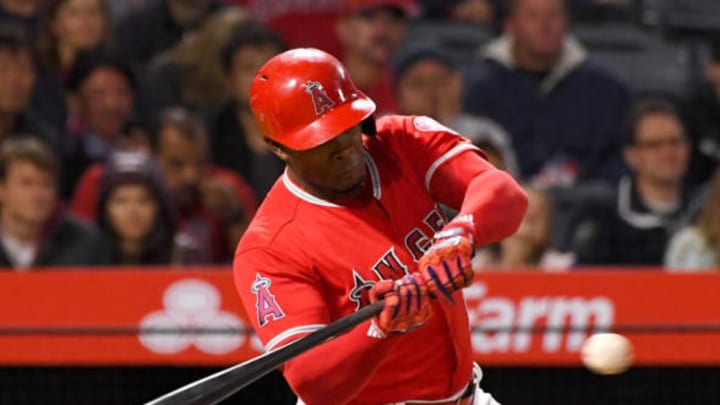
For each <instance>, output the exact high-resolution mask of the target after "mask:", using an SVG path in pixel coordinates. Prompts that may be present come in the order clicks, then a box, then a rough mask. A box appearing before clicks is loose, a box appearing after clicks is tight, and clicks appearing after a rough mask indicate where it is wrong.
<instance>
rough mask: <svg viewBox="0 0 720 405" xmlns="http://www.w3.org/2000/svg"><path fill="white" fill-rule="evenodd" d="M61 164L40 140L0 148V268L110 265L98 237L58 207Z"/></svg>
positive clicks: (8, 143)
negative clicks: (0, 205) (58, 169)
mask: <svg viewBox="0 0 720 405" xmlns="http://www.w3.org/2000/svg"><path fill="white" fill-rule="evenodd" d="M56 177H57V160H56V158H55V156H54V155H53V153H52V151H51V150H50V149H49V148H48V147H47V145H45V144H44V143H42V142H40V141H39V140H37V139H33V138H20V139H8V140H6V141H4V142H3V145H2V147H1V148H0V202H1V203H2V209H0V266H3V267H12V268H15V269H17V270H24V269H27V268H30V267H42V266H84V265H87V266H93V265H103V264H107V263H108V261H109V251H108V245H107V243H106V242H105V240H104V239H103V238H102V236H101V235H100V233H99V232H98V231H97V230H96V229H94V228H92V227H90V226H89V225H86V224H83V223H81V222H78V221H77V220H75V219H73V218H72V217H70V216H69V215H67V214H66V213H65V212H64V211H63V209H62V208H61V206H60V204H58V198H57V192H56Z"/></svg>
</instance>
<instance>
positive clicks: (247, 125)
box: [209, 23, 285, 200]
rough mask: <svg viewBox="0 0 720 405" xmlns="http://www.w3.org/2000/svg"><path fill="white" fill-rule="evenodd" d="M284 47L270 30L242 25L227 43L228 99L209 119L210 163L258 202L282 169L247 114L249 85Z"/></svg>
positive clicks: (225, 61)
mask: <svg viewBox="0 0 720 405" xmlns="http://www.w3.org/2000/svg"><path fill="white" fill-rule="evenodd" d="M284 49H285V44H284V43H283V41H282V40H281V39H280V38H279V37H278V36H277V35H275V34H274V33H273V32H272V31H270V30H269V29H268V28H265V27H263V26H262V25H259V24H255V23H251V24H248V25H245V26H242V27H240V28H239V29H238V30H236V31H235V33H234V34H233V35H232V36H231V37H230V39H229V40H228V42H227V43H226V44H225V47H224V49H223V53H222V65H223V66H224V68H225V73H226V75H227V79H226V82H227V83H228V84H229V86H228V87H229V90H230V92H231V99H230V100H229V101H228V102H226V103H225V104H224V105H223V106H222V108H220V110H219V111H218V112H217V113H215V114H213V115H212V116H211V117H210V119H209V130H210V156H211V157H212V161H213V163H215V164H217V165H219V166H222V167H224V168H227V169H230V170H233V171H235V172H236V173H239V174H240V175H241V176H242V177H243V178H245V179H246V180H247V181H248V182H249V183H250V185H251V187H252V189H253V192H254V193H255V195H256V196H257V198H258V199H259V200H262V199H263V198H264V197H265V194H267V192H268V190H270V187H271V186H272V185H273V184H274V183H275V180H277V178H278V176H280V174H281V173H282V171H283V169H284V168H285V164H284V163H283V162H282V161H281V160H280V159H278V158H277V156H275V154H274V153H272V152H271V151H270V148H268V146H267V144H266V143H265V141H264V139H263V135H262V133H261V131H260V129H259V128H258V126H257V123H256V121H255V117H254V116H253V114H252V111H250V85H251V83H252V80H253V78H254V77H255V74H256V73H257V71H258V70H259V69H260V67H261V66H262V65H263V64H264V63H265V62H267V61H268V60H269V59H270V58H271V57H273V56H275V55H276V54H278V53H280V52H281V51H283V50H284Z"/></svg>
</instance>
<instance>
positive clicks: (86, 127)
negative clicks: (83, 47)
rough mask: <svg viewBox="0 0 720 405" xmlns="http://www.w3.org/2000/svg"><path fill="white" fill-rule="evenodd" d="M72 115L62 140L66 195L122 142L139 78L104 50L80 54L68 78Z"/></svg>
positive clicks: (130, 116)
mask: <svg viewBox="0 0 720 405" xmlns="http://www.w3.org/2000/svg"><path fill="white" fill-rule="evenodd" d="M67 87H68V90H69V100H70V108H71V115H70V121H69V126H70V127H69V131H68V132H69V134H68V136H67V138H66V139H65V141H64V142H63V155H64V157H65V169H66V170H65V176H64V177H65V179H64V189H63V190H64V193H63V194H64V195H69V193H70V192H72V189H73V188H74V186H75V183H76V182H77V179H78V178H79V176H80V175H81V174H82V173H83V172H84V171H85V169H87V168H88V167H89V166H90V165H91V164H93V163H95V162H103V161H105V160H106V159H107V157H108V156H109V155H110V153H112V152H113V150H115V149H116V148H118V147H120V146H122V145H123V141H124V140H125V139H124V137H123V135H124V130H125V128H126V126H127V125H128V123H129V122H130V120H131V118H132V115H131V114H132V112H133V106H134V102H135V89H136V80H135V76H134V75H133V73H132V72H131V70H130V69H129V67H128V66H126V65H125V64H124V63H122V62H120V61H118V60H116V59H113V58H111V57H109V56H108V55H107V54H106V53H105V52H102V51H91V52H83V53H81V54H79V56H78V58H77V59H76V61H75V63H74V64H73V68H72V71H71V73H70V76H69V78H68V81H67Z"/></svg>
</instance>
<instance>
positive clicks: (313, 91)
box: [305, 82, 335, 115]
mask: <svg viewBox="0 0 720 405" xmlns="http://www.w3.org/2000/svg"><path fill="white" fill-rule="evenodd" d="M305 91H306V92H307V93H308V94H309V95H310V96H311V97H312V102H313V106H314V107H315V114H317V115H320V114H322V113H324V112H325V111H326V110H329V109H331V108H333V107H335V103H334V102H333V101H332V99H331V98H330V96H328V94H327V93H326V92H325V89H324V88H323V85H322V84H320V82H308V83H307V84H306V85H305Z"/></svg>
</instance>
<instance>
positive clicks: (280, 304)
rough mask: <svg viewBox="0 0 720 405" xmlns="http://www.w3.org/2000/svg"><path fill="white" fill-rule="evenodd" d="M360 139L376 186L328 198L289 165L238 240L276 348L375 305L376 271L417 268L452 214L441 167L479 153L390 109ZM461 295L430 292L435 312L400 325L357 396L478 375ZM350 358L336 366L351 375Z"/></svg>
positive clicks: (379, 275)
mask: <svg viewBox="0 0 720 405" xmlns="http://www.w3.org/2000/svg"><path fill="white" fill-rule="evenodd" d="M363 140H364V146H365V150H366V154H365V159H366V167H367V172H368V178H369V182H368V187H370V186H371V187H372V196H373V198H369V199H368V201H367V202H365V203H355V204H347V205H339V204H336V203H333V202H329V201H325V200H322V199H320V198H318V197H315V196H313V195H310V194H309V193H307V192H306V191H304V190H303V189H301V188H300V187H299V186H298V185H297V184H296V183H294V182H293V180H292V179H291V178H290V176H288V174H287V172H286V173H285V174H284V175H283V176H282V177H281V178H280V179H279V180H278V181H277V183H276V184H275V185H274V186H273V188H272V189H271V190H270V192H269V193H268V195H267V197H266V199H265V201H264V202H263V204H262V205H261V207H260V208H259V210H258V212H257V214H256V216H255V217H254V219H253V221H252V223H251V225H250V227H249V228H248V230H247V232H246V233H245V235H244V237H243V239H242V240H241V241H240V244H239V245H238V248H237V252H236V256H235V261H234V274H235V282H236V287H237V289H238V292H239V294H240V297H241V298H242V301H243V304H244V306H245V308H246V309H247V311H248V314H249V316H250V319H252V322H253V326H254V328H255V330H256V331H257V333H258V335H259V337H260V339H261V341H262V342H263V344H264V345H265V349H266V350H268V351H269V350H273V349H277V348H279V347H281V346H283V345H285V344H287V343H288V342H290V341H293V340H295V339H298V338H300V337H302V336H304V335H307V334H309V333H311V332H313V331H315V330H317V329H320V328H322V327H323V326H325V325H327V324H329V323H330V322H332V321H334V320H337V319H338V318H341V317H343V316H346V315H348V314H350V313H352V312H353V311H356V310H358V309H359V308H360V307H362V306H364V305H367V304H368V303H369V300H368V291H369V289H370V288H371V287H372V285H373V284H374V283H375V282H377V281H378V280H380V279H397V278H400V277H402V276H403V275H405V274H407V273H408V272H414V271H416V268H417V265H416V262H417V261H418V259H420V257H421V256H422V254H423V253H424V251H425V250H426V249H427V248H428V247H429V244H430V241H431V238H432V235H433V233H435V232H437V231H439V230H440V229H441V228H442V227H443V226H444V225H445V223H446V218H445V217H444V214H443V212H442V211H441V210H440V208H439V207H438V205H437V202H436V201H434V200H433V198H432V197H431V190H429V185H430V183H431V180H432V178H433V174H434V173H435V172H436V171H437V169H438V168H439V167H440V166H441V165H442V164H443V163H444V162H447V161H448V160H449V159H453V157H455V156H457V155H459V154H461V153H481V152H480V151H479V150H478V149H477V148H476V147H475V146H473V145H472V144H471V143H470V142H469V141H468V140H467V139H465V138H464V137H462V136H459V135H458V134H457V133H455V132H453V131H451V130H449V129H447V128H445V127H443V126H442V125H441V124H439V123H437V122H436V121H434V120H432V119H430V118H427V117H401V116H387V117H384V118H381V119H379V120H378V121H377V134H376V135H375V136H364V139H363ZM437 186H438V187H441V185H437ZM455 303H456V304H454V305H443V304H440V303H438V302H433V305H434V315H433V317H432V318H431V319H430V320H429V321H428V322H427V323H426V324H424V325H422V326H420V327H419V328H417V329H414V330H412V331H410V332H408V333H405V334H402V335H400V337H398V339H399V340H400V342H399V343H398V344H397V345H395V346H394V348H393V350H392V351H391V352H390V353H389V355H388V356H387V357H386V358H385V360H384V361H383V363H382V365H381V366H380V368H379V369H378V370H377V372H376V373H375V374H374V375H373V376H372V377H371V379H370V380H369V381H368V383H367V385H366V386H365V387H364V388H363V389H362V390H361V391H360V392H359V394H358V395H357V396H356V397H355V398H354V399H353V400H352V401H351V402H350V403H351V404H386V403H391V402H398V401H403V400H407V399H440V398H446V397H449V396H450V395H452V394H454V393H456V392H457V391H458V390H460V389H461V388H462V387H463V386H464V385H465V384H466V383H467V382H468V381H469V380H470V377H471V373H472V350H471V347H470V332H469V324H468V319H467V312H466V308H465V305H464V300H463V299H462V293H461V292H456V293H455ZM359 327H365V328H367V325H360V326H359ZM367 339H373V338H371V337H367ZM347 366H348V367H341V368H338V369H337V370H336V372H337V373H345V374H347V376H346V377H347V379H350V380H352V379H353V378H354V377H353V372H354V370H353V367H352V365H350V364H348V365H347ZM327 403H332V401H329V402H327ZM308 405H311V404H308Z"/></svg>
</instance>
